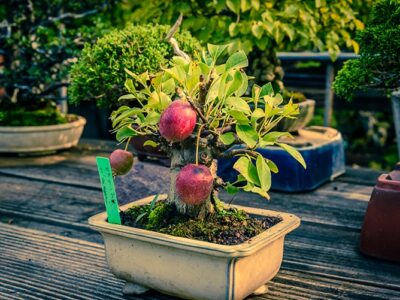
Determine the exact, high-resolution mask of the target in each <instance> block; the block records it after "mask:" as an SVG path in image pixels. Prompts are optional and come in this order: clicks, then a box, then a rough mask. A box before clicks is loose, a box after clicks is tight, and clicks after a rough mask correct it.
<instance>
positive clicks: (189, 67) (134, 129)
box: [111, 44, 306, 218]
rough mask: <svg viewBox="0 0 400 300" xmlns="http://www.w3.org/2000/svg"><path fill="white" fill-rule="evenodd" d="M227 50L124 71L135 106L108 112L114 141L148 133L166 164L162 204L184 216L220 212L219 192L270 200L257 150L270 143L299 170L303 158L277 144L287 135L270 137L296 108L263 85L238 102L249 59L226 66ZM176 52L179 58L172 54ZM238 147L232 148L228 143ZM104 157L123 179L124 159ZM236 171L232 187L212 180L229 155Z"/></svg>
mask: <svg viewBox="0 0 400 300" xmlns="http://www.w3.org/2000/svg"><path fill="white" fill-rule="evenodd" d="M227 48H228V46H227V45H225V46H216V45H211V44H209V45H208V53H206V52H203V53H202V55H201V57H200V58H198V59H193V60H191V59H190V58H189V57H188V56H186V58H184V57H181V56H174V57H173V58H172V59H171V62H170V63H169V66H168V67H166V68H163V69H162V70H161V71H159V72H154V73H150V72H148V71H145V72H143V73H141V74H136V73H133V72H131V71H130V70H128V69H126V72H127V74H128V75H129V78H128V79H127V80H126V82H125V86H126V88H127V89H128V91H129V94H128V95H125V96H123V99H130V100H131V101H132V104H134V105H135V107H130V106H121V107H120V108H118V109H117V110H116V111H114V112H113V113H112V114H111V120H112V122H113V127H114V130H115V132H116V137H117V140H118V141H119V142H127V145H128V143H129V139H130V138H132V137H135V136H138V135H152V136H153V137H154V139H155V140H156V142H154V141H148V142H146V143H147V144H149V145H152V146H156V145H157V144H159V145H160V146H161V148H162V149H163V150H164V151H166V152H167V153H168V155H169V156H170V158H171V169H170V174H171V183H170V191H169V195H168V203H169V204H172V205H173V206H174V207H175V208H176V209H177V211H178V212H179V213H181V214H184V215H187V216H190V217H191V218H204V217H205V216H207V215H209V214H213V213H215V212H218V211H221V209H222V208H221V206H220V204H219V198H218V190H219V189H221V188H224V189H226V190H227V191H228V193H236V192H238V191H239V190H244V191H248V192H253V193H257V194H259V195H261V196H263V197H264V198H267V199H268V198H269V195H268V190H269V188H270V186H271V172H278V168H277V166H276V165H275V164H274V163H273V162H272V161H271V160H269V159H267V158H264V157H263V156H262V155H260V154H259V153H258V152H257V151H256V149H257V147H260V146H265V145H277V146H280V147H282V148H283V149H284V150H286V151H287V152H288V153H289V154H291V155H292V156H293V157H294V158H295V159H296V160H297V161H298V162H300V163H301V164H302V165H303V166H304V167H306V166H305V162H304V160H303V158H302V156H301V155H300V154H299V153H298V152H297V150H295V149H294V148H293V147H291V146H289V145H287V144H286V143H284V142H283V141H282V140H281V138H284V137H290V134H289V133H287V132H276V131H271V129H272V128H274V127H275V125H276V124H278V123H279V122H280V121H281V120H282V119H283V118H295V116H296V115H297V114H298V111H299V110H298V105H297V104H293V103H292V102H291V101H289V103H287V104H285V105H283V104H282V102H283V99H282V96H281V95H280V94H275V93H274V91H273V88H272V85H271V84H270V83H268V84H265V85H263V86H259V85H257V84H254V85H253V86H252V89H251V95H249V96H245V92H246V90H247V88H248V80H249V77H248V76H247V75H246V73H245V72H244V70H243V69H244V68H246V67H247V66H248V59H247V57H246V54H245V52H244V51H243V50H240V51H236V52H234V53H233V54H232V55H230V56H229V57H228V59H227V60H226V61H221V59H220V58H221V56H222V54H223V53H224V51H226V49H227ZM178 53H179V52H178ZM236 144H241V145H243V147H241V148H238V149H231V147H232V146H233V145H236ZM116 151H118V153H116V152H114V153H113V154H112V156H111V158H112V159H111V166H112V168H113V170H114V173H115V174H123V173H125V172H126V170H127V169H129V167H130V165H131V161H132V159H131V156H130V155H129V154H127V153H125V152H124V151H121V150H116ZM234 156H237V157H238V160H237V162H236V163H235V165H234V168H235V169H236V170H237V171H238V172H239V175H238V177H237V180H236V181H235V182H233V183H229V182H223V181H222V180H221V179H220V178H218V177H217V175H216V170H217V165H216V159H218V158H221V157H234Z"/></svg>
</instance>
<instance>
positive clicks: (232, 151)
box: [218, 149, 258, 158]
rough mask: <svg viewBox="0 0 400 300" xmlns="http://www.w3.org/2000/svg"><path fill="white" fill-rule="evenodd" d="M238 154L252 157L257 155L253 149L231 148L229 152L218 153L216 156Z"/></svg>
mask: <svg viewBox="0 0 400 300" xmlns="http://www.w3.org/2000/svg"><path fill="white" fill-rule="evenodd" d="M240 154H248V155H250V156H252V157H254V158H256V157H257V156H258V152H256V151H253V150H249V149H234V150H231V151H229V152H224V153H222V154H221V155H219V157H218V158H232V157H234V156H236V155H240Z"/></svg>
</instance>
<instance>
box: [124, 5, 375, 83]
mask: <svg viewBox="0 0 400 300" xmlns="http://www.w3.org/2000/svg"><path fill="white" fill-rule="evenodd" d="M371 2H372V1H370V0H369V1H351V0H340V1H323V0H316V1H291V0H285V1H282V0H279V1H277V0H214V1H208V2H199V1H193V0H179V1H175V0H174V1H173V0H167V1H160V0H149V1H145V2H136V1H132V2H131V5H132V7H131V8H130V9H131V11H132V12H133V13H132V14H131V15H130V19H131V20H132V21H134V22H138V23H146V22H149V21H151V22H159V23H162V24H172V23H173V22H174V20H175V19H176V18H177V16H178V14H179V13H180V12H182V13H183V14H184V22H183V24H182V28H184V29H187V30H189V31H190V32H191V33H192V34H193V35H194V36H195V37H197V38H198V39H199V40H200V41H201V42H202V43H203V44H205V43H214V44H224V43H227V42H231V41H233V43H232V44H231V46H230V51H231V52H232V51H235V50H237V49H243V50H244V51H245V52H246V53H249V58H250V74H252V75H255V76H256V77H257V79H258V81H259V82H265V81H270V82H271V81H272V82H274V83H275V84H277V85H278V86H279V87H281V88H282V87H283V85H282V82H281V80H282V77H283V71H282V68H281V67H279V65H280V63H279V60H278V59H277V57H276V51H278V50H284V51H297V50H318V51H329V53H330V55H331V57H332V59H335V57H336V55H337V54H338V53H339V51H340V48H347V49H353V50H354V51H356V52H357V51H358V44H357V42H356V41H355V40H354V39H353V35H354V32H355V31H356V30H357V29H363V27H364V25H363V22H362V21H361V19H360V18H358V16H357V11H358V9H364V10H365V7H366V6H368V5H369V4H370V3H371Z"/></svg>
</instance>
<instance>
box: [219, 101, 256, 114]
mask: <svg viewBox="0 0 400 300" xmlns="http://www.w3.org/2000/svg"><path fill="white" fill-rule="evenodd" d="M225 104H226V105H228V106H230V107H231V108H233V109H234V110H238V111H242V112H244V113H245V114H249V113H251V109H250V106H249V105H248V104H247V102H246V101H244V100H243V99H242V98H239V97H229V98H228V99H226V101H225Z"/></svg>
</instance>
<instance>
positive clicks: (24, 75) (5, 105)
mask: <svg viewBox="0 0 400 300" xmlns="http://www.w3.org/2000/svg"><path fill="white" fill-rule="evenodd" d="M115 2H116V1H115V0H102V1H100V0H90V1H63V0H52V1H44V0H35V1H29V0H10V1H7V3H4V2H2V4H0V22H1V28H0V31H1V32H0V49H2V50H3V51H4V52H5V56H6V66H5V69H4V74H3V76H2V78H0V86H2V87H5V88H6V94H5V95H4V96H3V97H2V99H0V105H1V110H0V124H1V125H47V124H57V123H65V122H67V120H66V119H65V117H64V116H62V115H61V114H60V113H58V112H57V110H56V107H55V104H54V101H55V100H57V99H59V98H60V94H59V89H60V87H63V86H67V85H68V81H67V73H68V70H69V66H70V63H71V62H72V61H73V59H74V57H75V56H76V55H77V53H78V51H79V50H80V49H82V47H83V44H84V42H85V41H87V40H90V39H93V38H94V37H95V36H96V35H97V32H98V31H100V28H99V27H100V25H98V24H100V23H101V24H103V23H105V22H107V21H109V20H110V19H109V17H108V12H109V9H110V8H111V7H112V6H113V5H114V4H115ZM100 19H101V21H100ZM93 29H95V30H93Z"/></svg>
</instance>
